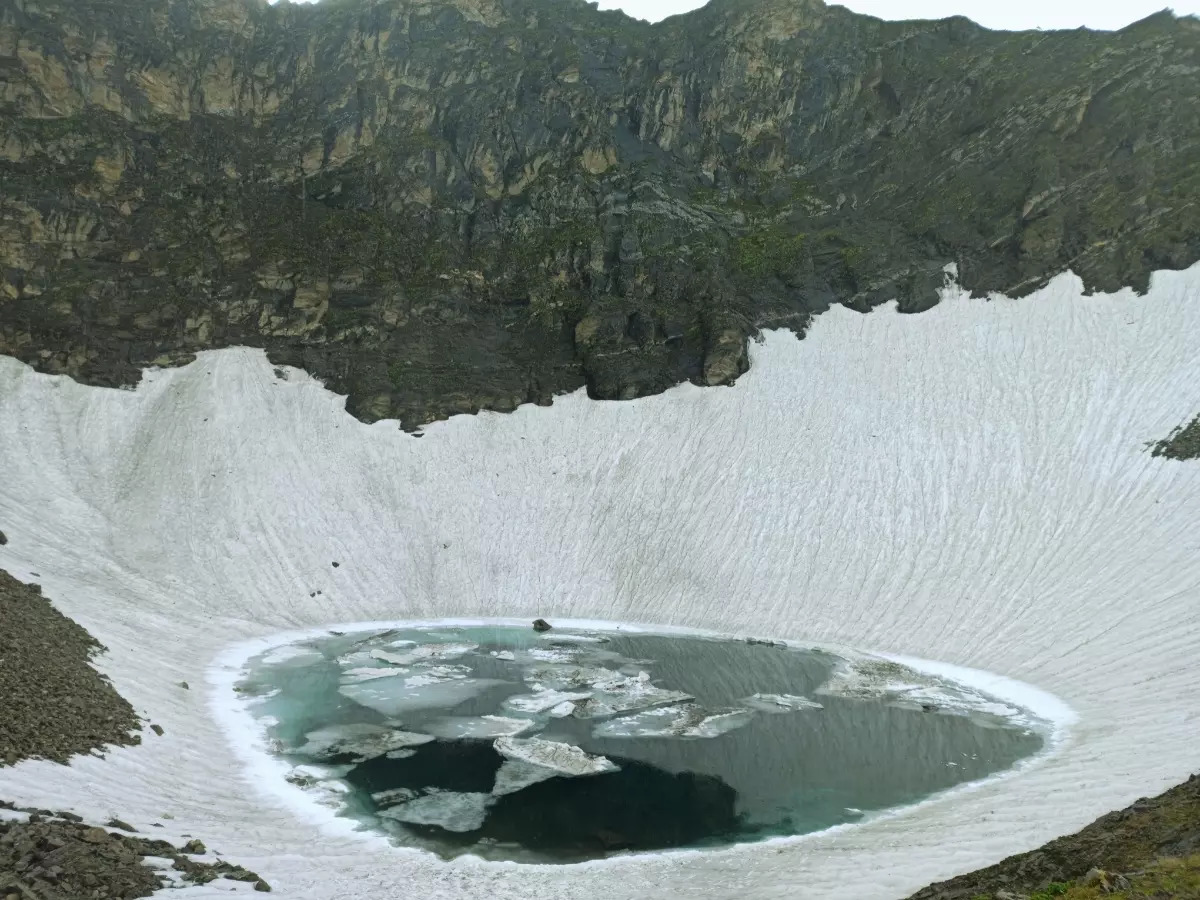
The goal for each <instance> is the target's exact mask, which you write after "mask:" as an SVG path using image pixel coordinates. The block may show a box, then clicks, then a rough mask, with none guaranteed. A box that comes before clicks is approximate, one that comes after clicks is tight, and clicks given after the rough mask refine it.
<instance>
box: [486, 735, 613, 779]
mask: <svg viewBox="0 0 1200 900" xmlns="http://www.w3.org/2000/svg"><path fill="white" fill-rule="evenodd" d="M492 746H493V747H495V748H496V752H497V753H499V754H500V755H501V756H503V757H504V758H505V759H512V760H516V761H518V762H523V763H528V764H530V765H533V766H539V767H541V768H543V769H549V770H551V771H552V772H554V773H555V774H556V775H566V776H568V777H572V778H577V777H580V776H584V775H602V774H604V773H605V772H618V771H620V769H621V767H620V766H618V765H617V764H616V763H614V762H613V761H612V760H610V759H608V758H607V757H604V756H597V755H595V754H593V753H588V752H586V751H584V750H581V749H580V748H579V747H576V746H574V745H572V744H566V743H562V742H560V741H547V740H543V739H542V738H514V737H502V738H496V741H495V743H494V744H493V745H492Z"/></svg>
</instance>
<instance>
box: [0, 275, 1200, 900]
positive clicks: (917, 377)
mask: <svg viewBox="0 0 1200 900" xmlns="http://www.w3.org/2000/svg"><path fill="white" fill-rule="evenodd" d="M1198 347H1200V267H1193V268H1192V269H1191V270H1188V271H1187V272H1182V273H1157V274H1156V275H1155V276H1154V280H1153V283H1152V287H1151V290H1150V292H1149V293H1148V294H1147V295H1146V296H1144V297H1137V296H1135V295H1133V294H1132V292H1130V291H1123V292H1120V293H1118V294H1114V295H1093V296H1088V297H1085V296H1083V295H1082V290H1081V286H1080V284H1079V281H1078V279H1076V278H1075V277H1074V276H1071V275H1064V276H1061V277H1059V278H1057V279H1056V280H1055V281H1054V282H1053V283H1052V284H1051V285H1049V286H1048V287H1047V288H1045V289H1044V290H1042V291H1039V292H1037V293H1036V294H1033V295H1031V296H1029V297H1026V298H1023V299H1021V300H1011V299H1006V298H1001V297H995V298H991V299H982V298H968V297H965V296H963V295H961V294H960V293H958V292H956V291H955V290H954V289H952V288H951V289H949V290H948V291H947V293H946V296H945V298H944V302H943V303H942V304H941V305H940V306H938V307H936V308H935V309H933V310H930V311H929V312H925V313H921V314H920V315H915V316H903V315H900V314H898V313H897V312H896V310H895V307H894V306H888V307H885V308H881V309H877V310H875V311H874V312H872V313H870V314H869V315H859V314H857V313H854V312H851V311H849V310H846V309H843V308H835V309H833V310H832V311H830V312H829V313H827V314H823V315H821V316H819V317H818V318H817V319H816V320H815V321H814V323H813V325H812V327H811V329H810V331H809V334H808V336H807V337H806V338H805V339H804V340H803V341H797V340H796V339H795V338H794V337H792V336H791V335H789V334H785V333H768V334H766V335H765V336H764V339H763V341H762V343H761V344H756V345H754V346H752V348H751V350H752V366H751V368H750V371H749V372H748V373H747V374H746V375H744V376H743V377H742V378H741V379H739V381H738V383H737V384H736V385H734V386H733V387H729V388H713V389H702V388H697V387H694V386H691V385H682V386H680V387H678V388H675V389H673V390H671V391H668V392H667V393H666V394H663V395H661V396H657V397H649V398H644V399H641V400H638V401H633V402H629V403H597V402H593V401H590V400H588V399H587V398H586V397H585V396H584V395H583V394H582V393H576V394H572V395H568V396H564V397H560V398H557V399H556V401H555V403H554V405H553V406H552V407H550V408H538V407H532V406H526V407H522V408H521V409H519V410H517V411H516V412H515V413H512V414H509V415H501V414H492V413H484V414H481V415H478V416H456V417H454V418H452V419H450V420H449V421H446V422H442V423H437V424H435V425H431V426H429V427H427V428H425V429H424V435H423V437H420V438H416V437H413V436H410V435H407V434H404V433H403V432H401V431H400V430H399V429H398V428H397V427H396V423H395V422H380V423H376V424H374V425H369V426H368V425H364V424H362V423H359V422H357V421H355V420H354V419H352V418H351V417H350V416H348V415H347V414H346V413H345V411H344V408H343V404H344V400H343V398H341V397H338V396H335V395H334V394H332V393H330V392H329V391H327V390H325V388H324V387H323V386H322V385H321V384H320V383H319V382H318V381H316V380H315V379H313V378H311V377H309V376H308V375H306V374H305V373H303V372H300V371H298V370H294V369H288V370H286V371H285V372H284V375H285V376H286V377H283V378H280V377H278V376H277V375H276V374H275V371H274V368H273V367H272V366H271V364H270V363H269V362H268V361H267V359H266V358H265V356H264V355H263V353H262V352H261V351H258V350H249V349H229V350H223V351H219V352H209V353H202V354H200V355H199V357H198V358H197V360H196V361H195V362H194V363H192V364H191V365H188V366H186V367H183V368H180V369H173V370H161V371H160V370H151V371H148V372H147V373H146V376H145V378H144V380H143V382H142V383H141V385H139V387H138V388H137V389H136V390H134V391H118V390H106V389H97V388H88V387H83V386H80V385H78V384H75V383H73V382H71V381H69V380H67V379H65V378H60V377H50V376H44V375H39V374H36V373H34V372H33V371H32V370H30V369H29V368H28V367H26V366H24V365H22V364H20V363H18V362H16V361H14V360H11V359H7V358H0V422H2V423H3V427H2V428H0V472H3V477H0V525H2V527H3V528H4V531H5V532H6V534H7V535H8V537H9V542H8V544H7V545H6V546H4V547H0V567H2V568H5V569H7V570H8V571H10V572H12V573H13V574H14V575H15V576H17V577H19V578H22V579H25V580H33V581H37V582H39V583H41V584H42V585H43V586H44V589H45V591H46V593H47V595H48V596H49V597H51V598H52V599H53V601H54V602H55V604H56V605H57V606H58V607H59V608H60V609H61V610H62V611H63V612H64V613H65V614H66V615H68V616H70V617H72V618H73V619H75V620H76V621H78V622H79V623H80V624H81V625H82V626H83V627H85V628H87V629H88V630H89V631H90V632H91V633H92V634H93V635H95V637H96V638H97V639H98V640H100V641H101V642H103V643H104V644H105V645H106V646H107V647H108V650H109V652H108V654H106V655H104V656H101V657H99V658H98V661H97V666H98V668H100V669H101V671H103V672H105V673H106V674H108V675H109V676H110V677H111V678H112V680H113V683H114V685H115V686H116V688H117V690H119V691H120V692H121V694H122V695H124V696H125V697H126V698H128V699H129V700H130V702H131V703H132V704H133V705H134V707H135V709H137V710H138V712H139V713H142V714H144V715H145V716H146V717H147V720H148V721H149V722H155V723H157V724H160V725H162V727H163V728H164V734H163V736H161V737H157V736H155V735H154V734H152V733H151V732H149V730H147V731H146V732H145V738H144V743H143V744H142V745H141V746H137V747H127V748H116V749H111V750H108V751H106V752H105V754H104V758H100V757H98V756H84V757H81V758H78V759H76V760H74V761H73V762H72V763H71V765H70V766H59V765H56V764H54V763H49V762H44V761H30V762H24V763H21V764H19V765H17V766H14V767H9V768H3V769H0V796H2V797H4V798H6V799H9V800H13V801H16V802H18V803H20V804H22V805H29V806H37V807H49V808H54V809H71V810H74V811H75V812H78V813H80V814H83V815H85V816H88V817H90V818H91V819H93V820H95V821H105V820H107V818H109V817H110V816H113V815H117V816H119V817H120V818H122V819H124V820H126V821H129V822H130V823H132V824H133V825H135V826H136V827H137V828H138V829H139V830H141V831H145V832H149V831H150V830H151V823H153V822H161V823H162V824H163V825H165V826H167V827H166V828H163V829H157V828H156V829H153V831H154V833H156V834H157V835H161V836H163V837H165V838H173V837H174V838H178V835H180V834H182V833H189V834H193V835H194V836H196V837H200V838H201V839H203V840H204V841H205V843H206V844H208V845H209V846H215V847H219V848H220V850H221V851H222V854H223V858H226V859H230V860H232V861H235V862H237V863H239V864H242V865H245V866H247V867H249V868H251V869H253V870H255V871H257V872H259V873H260V874H261V875H262V876H263V877H265V878H266V879H267V880H268V881H269V882H270V883H271V884H272V885H273V887H274V888H275V892H276V896H280V897H294V898H303V900H325V898H329V900H332V898H340V897H345V896H351V895H352V896H355V897H360V898H363V900H384V898H390V897H393V896H394V895H395V890H396V884H397V883H398V882H397V879H403V884H404V885H405V891H406V892H407V893H411V894H412V895H413V896H417V895H432V896H438V897H442V898H447V900H484V898H486V900H501V898H513V900H516V898H521V900H538V898H559V897H570V898H575V900H591V898H597V900H599V898H605V900H608V898H613V900H622V898H642V897H645V898H650V897H653V898H656V900H661V898H671V897H677V898H683V897H688V898H694V897H699V898H713V900H716V898H720V900H725V898H728V897H731V896H739V897H746V898H767V897H779V896H786V897H789V898H798V900H805V898H853V900H895V898H899V897H903V896H905V895H907V894H908V893H910V892H911V891H913V890H915V889H917V888H919V887H921V886H922V885H924V884H926V883H928V882H930V881H933V880H938V879H942V878H946V877H949V876H951V875H954V874H956V873H959V872H963V871H967V870H970V869H972V868H976V867H979V866H983V865H988V864H991V863H994V862H996V861H998V860H999V859H1001V858H1002V857H1004V856H1006V855H1009V854H1011V853H1016V852H1019V851H1022V850H1027V849H1030V848H1032V847H1035V846H1037V845H1039V844H1041V843H1043V842H1044V841H1046V840H1048V839H1050V838H1052V837H1055V836H1057V835H1059V834H1063V833H1065V832H1068V831H1072V830H1075V829H1077V828H1079V827H1081V826H1083V825H1085V824H1087V823H1088V822H1090V821H1091V820H1093V819H1094V818H1096V817H1097V816H1099V815H1101V814H1103V813H1104V812H1107V811H1109V810H1111V809H1114V808H1117V807H1121V806H1124V805H1126V804H1128V803H1129V802H1131V801H1132V800H1134V799H1136V798H1138V797H1140V796H1145V795H1150V794H1154V793H1157V792H1159V791H1161V790H1163V789H1165V788H1167V787H1169V786H1170V785H1172V784H1174V783H1177V782H1179V781H1181V780H1182V779H1184V778H1185V777H1186V776H1188V775H1189V774H1190V773H1192V772H1194V771H1196V770H1197V769H1198V768H1200V744H1198V743H1197V742H1196V741H1195V739H1194V736H1195V734H1196V733H1197V732H1200V657H1198V656H1197V654H1196V653H1195V649H1194V648H1195V646H1196V645H1197V643H1198V642H1200V533H1198V532H1197V531H1196V529H1195V527H1194V523H1195V522H1196V521H1197V520H1200V463H1196V462H1177V461H1174V460H1168V459H1159V458H1154V457H1151V456H1150V454H1149V453H1147V452H1146V444H1147V443H1148V442H1151V441H1154V440H1157V439H1160V438H1162V437H1165V436H1166V435H1167V434H1168V433H1170V431H1171V430H1172V429H1173V428H1175V427H1176V426H1178V425H1180V424H1182V423H1183V422H1185V421H1188V420H1189V419H1191V417H1193V416H1195V415H1196V414H1197V413H1198V412H1200V354H1198V353H1197V348H1198ZM333 562H337V563H338V566H336V567H334V566H333V565H332V563H333ZM34 572H37V573H39V574H38V575H37V576H36V577H35V576H34V575H33V574H32V573H34ZM537 616H545V617H546V618H548V619H550V620H551V621H552V622H553V621H555V620H556V619H559V618H570V617H575V618H589V619H595V618H603V619H606V620H610V621H618V622H628V621H641V622H659V623H664V624H667V625H674V626H681V627H682V626H687V627H692V628H698V629H707V630H713V631H717V632H721V633H733V634H749V635H755V636H762V637H770V638H777V639H778V638H782V639H793V640H796V641H800V642H802V643H807V642H812V643H815V644H828V645H841V646H849V647H857V648H862V649H865V650H876V651H880V652H882V653H886V654H892V655H894V656H895V657H898V658H901V659H902V661H903V660H904V659H906V658H908V657H912V658H916V659H923V660H940V661H942V663H944V665H945V666H946V668H945V669H944V671H943V672H942V674H953V673H955V672H959V669H961V668H966V669H970V670H976V674H975V675H974V676H970V677H973V678H974V679H975V684H976V686H977V687H979V688H981V689H983V690H987V691H990V692H991V693H994V694H997V695H1000V696H1001V697H1002V698H1003V699H1005V700H1006V701H1007V702H1012V703H1018V704H1021V703H1023V704H1024V705H1026V706H1036V705H1037V704H1038V702H1039V698H1041V700H1043V701H1045V703H1047V704H1048V707H1053V708H1052V709H1051V708H1048V709H1047V710H1045V711H1048V712H1051V713H1054V714H1055V715H1056V716H1057V717H1058V719H1059V720H1060V721H1062V722H1065V721H1066V719H1067V718H1069V716H1068V715H1067V713H1066V711H1065V710H1064V709H1062V708H1061V706H1055V702H1054V700H1053V697H1057V698H1061V701H1062V702H1063V703H1065V704H1066V705H1067V706H1068V707H1069V708H1070V710H1072V711H1073V713H1074V715H1075V716H1076V719H1075V721H1074V723H1073V724H1071V725H1070V727H1069V729H1066V730H1064V731H1062V732H1060V737H1061V739H1060V740H1059V741H1058V743H1057V744H1056V745H1055V747H1054V749H1053V751H1052V752H1049V753H1047V754H1044V755H1042V756H1040V757H1039V758H1037V760H1036V761H1035V762H1033V763H1031V764H1029V765H1027V766H1024V767H1022V768H1021V769H1020V771H1018V772H1016V774H1012V775H1010V776H1008V777H996V778H992V779H988V780H985V781H983V782H980V783H978V784H975V785H971V786H969V787H967V788H965V789H957V790H954V791H951V792H949V793H948V794H946V795H942V796H939V797H935V798H933V799H931V800H929V801H927V802H924V803H921V804H918V805H916V806H914V807H909V808H907V809H904V810H901V811H898V812H896V813H894V814H891V815H882V816H877V817H874V818H870V819H869V820H868V821H866V822H865V823H863V824H859V825H853V826H845V827H839V828H835V829H831V830H829V831H825V832H821V833H818V834H815V835H808V836H804V837H800V838H786V839H780V840H777V841H769V842H765V843H760V844H750V845H741V846H738V847H734V848H730V849H726V850H720V851H705V852H701V851H683V852H672V853H663V854H644V855H638V856H633V857H629V858H616V859H608V860H602V861H597V862H592V863H584V864H580V865H575V866H521V865H517V864H512V863H484V862H482V861H480V860H478V859H474V858H470V857H466V858H461V859H456V860H454V861H452V862H443V861H440V860H438V859H436V858H434V857H433V856H432V855H430V854H425V853H421V852H419V851H415V850H404V849H398V848H394V847H392V846H391V845H390V844H388V843H387V842H386V840H385V839H384V838H382V837H378V836H372V835H370V834H364V833H361V832H355V831H353V830H352V823H350V822H349V821H348V820H346V819H342V818H339V817H337V816H336V815H335V814H334V811H333V809H332V808H328V807H322V806H319V805H318V804H316V803H314V802H312V801H311V800H310V799H308V795H307V794H305V793H304V792H303V791H301V789H299V788H297V787H294V786H293V785H290V784H288V783H287V782H286V781H285V780H284V776H285V775H286V774H287V767H286V765H284V764H283V763H281V762H278V761H275V760H272V759H271V758H270V756H269V755H268V754H267V753H266V748H265V747H264V746H262V741H261V737H260V736H259V734H258V732H257V729H250V728H249V726H248V725H246V723H245V722H243V720H242V719H240V718H239V713H238V708H237V707H236V706H235V705H234V704H232V703H231V702H230V699H229V698H230V696H231V688H232V684H233V680H234V679H235V678H236V675H237V671H236V670H237V666H238V660H239V657H238V654H241V657H240V658H244V656H245V654H246V653H247V652H249V650H254V652H258V651H262V650H265V649H268V646H269V645H270V644H272V643H273V642H277V641H278V636H279V634H280V633H281V632H284V631H288V630H296V631H307V630H311V629H321V628H325V627H328V626H329V625H331V624H333V623H337V622H367V621H388V622H391V621H396V620H426V619H441V618H447V617H452V618H460V619H461V618H473V617H478V618H494V617H510V618H514V619H517V620H520V621H529V620H531V619H533V618H534V617H537ZM955 667H959V668H955ZM926 668H927V669H930V670H936V669H938V668H939V665H937V664H929V665H927V666H926ZM982 673H996V674H995V675H987V674H982ZM181 681H187V682H189V683H190V684H191V686H192V689H191V690H184V689H182V688H181V687H180V686H179V682H181ZM1021 684H1028V685H1033V686H1036V688H1037V689H1039V690H1040V691H1044V692H1049V694H1051V695H1053V697H1050V698H1047V697H1046V695H1044V694H1039V693H1038V692H1037V691H1028V692H1025V693H1024V694H1022V692H1021V689H1020V685H1021ZM1013 691H1016V693H1013ZM1006 692H1007V693H1006ZM239 727H247V729H248V730H246V731H244V732H236V733H232V738H231V729H237V728H239ZM1146 747H1153V748H1154V752H1153V753H1146V752H1145V748H1146ZM243 775H244V777H242V776H243ZM297 798H300V799H297ZM167 816H170V817H171V818H165V817H167ZM206 889H211V888H201V889H198V890H200V891H201V892H203V891H204V890H206ZM201 895H202V894H200V893H198V894H197V895H196V896H201ZM203 895H204V896H208V895H207V894H203ZM213 896H216V895H215V894H213Z"/></svg>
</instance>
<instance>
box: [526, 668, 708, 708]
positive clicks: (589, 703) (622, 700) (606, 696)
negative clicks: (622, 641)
mask: <svg viewBox="0 0 1200 900" xmlns="http://www.w3.org/2000/svg"><path fill="white" fill-rule="evenodd" d="M525 681H526V682H527V683H528V684H529V685H530V686H531V687H532V688H533V689H534V691H535V692H536V693H535V696H536V695H537V694H541V693H549V692H551V691H561V692H563V693H564V694H566V695H570V694H585V695H590V696H587V697H586V698H585V697H580V698H578V699H577V700H576V701H575V703H576V706H575V709H574V713H573V714H574V715H575V716H576V717H577V718H580V719H600V718H605V717H607V716H615V715H620V714H621V713H627V712H633V711H635V710H639V709H648V708H650V707H653V706H666V705H669V704H672V703H681V702H684V701H687V700H692V699H694V698H693V697H692V696H691V695H690V694H685V693H683V692H682V691H671V690H667V689H665V688H660V687H655V686H654V685H653V684H652V683H651V681H650V675H649V674H648V673H646V672H638V673H637V674H636V675H627V674H624V673H622V672H618V671H615V670H613V669H606V668H604V667H603V666H553V665H541V666H531V667H530V668H529V669H527V670H526V671H525ZM564 699H565V697H564Z"/></svg>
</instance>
